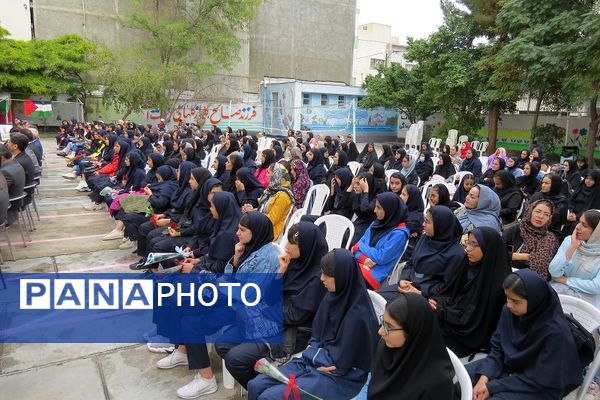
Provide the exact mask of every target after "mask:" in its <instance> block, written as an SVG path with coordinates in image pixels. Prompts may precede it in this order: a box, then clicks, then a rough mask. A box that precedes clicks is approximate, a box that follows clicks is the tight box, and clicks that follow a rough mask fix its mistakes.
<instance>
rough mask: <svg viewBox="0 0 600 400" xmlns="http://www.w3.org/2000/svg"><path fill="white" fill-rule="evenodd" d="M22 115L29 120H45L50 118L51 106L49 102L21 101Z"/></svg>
mask: <svg viewBox="0 0 600 400" xmlns="http://www.w3.org/2000/svg"><path fill="white" fill-rule="evenodd" d="M23 114H24V115H25V116H26V117H29V118H39V119H46V118H48V117H51V116H52V104H51V103H50V102H49V101H33V100H29V99H26V100H23Z"/></svg>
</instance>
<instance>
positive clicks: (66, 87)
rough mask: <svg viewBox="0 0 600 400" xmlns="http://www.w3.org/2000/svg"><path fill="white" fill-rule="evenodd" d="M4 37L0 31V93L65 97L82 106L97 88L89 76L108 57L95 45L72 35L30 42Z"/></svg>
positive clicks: (0, 30)
mask: <svg viewBox="0 0 600 400" xmlns="http://www.w3.org/2000/svg"><path fill="white" fill-rule="evenodd" d="M7 36H8V31H6V30H5V29H3V28H1V27H0V90H3V91H7V92H11V93H22V94H25V95H29V94H36V95H42V96H49V97H53V96H56V95H58V94H61V93H66V94H70V95H72V96H74V97H75V96H78V97H80V98H81V99H82V100H83V101H84V102H85V100H86V98H87V96H88V95H89V93H90V92H91V91H92V90H96V89H97V88H98V86H97V85H95V84H93V83H91V78H90V74H91V73H93V72H94V71H95V70H96V69H97V67H98V65H102V63H103V60H106V59H107V58H108V57H109V53H108V52H107V50H105V49H103V48H102V47H100V46H98V45H97V44H96V43H94V42H91V41H88V40H85V39H83V38H81V37H80V36H78V35H74V34H68V35H62V36H59V37H56V38H54V39H49V40H46V39H33V40H31V41H24V40H13V39H9V38H7Z"/></svg>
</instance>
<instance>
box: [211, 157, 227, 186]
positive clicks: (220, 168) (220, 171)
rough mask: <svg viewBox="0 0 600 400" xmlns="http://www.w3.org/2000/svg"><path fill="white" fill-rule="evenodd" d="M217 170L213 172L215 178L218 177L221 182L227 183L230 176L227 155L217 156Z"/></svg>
mask: <svg viewBox="0 0 600 400" xmlns="http://www.w3.org/2000/svg"><path fill="white" fill-rule="evenodd" d="M215 160H217V170H216V171H215V173H214V174H213V178H217V179H218V180H220V181H221V182H223V183H225V182H226V181H227V179H228V178H229V171H226V170H225V163H227V157H225V156H217V158H216V159H215Z"/></svg>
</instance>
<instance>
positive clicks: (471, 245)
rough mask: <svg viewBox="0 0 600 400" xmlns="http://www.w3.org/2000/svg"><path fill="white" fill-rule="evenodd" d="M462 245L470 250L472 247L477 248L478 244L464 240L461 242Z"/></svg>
mask: <svg viewBox="0 0 600 400" xmlns="http://www.w3.org/2000/svg"><path fill="white" fill-rule="evenodd" d="M463 246H464V247H465V249H471V250H473V249H476V248H478V247H479V244H477V243H473V242H470V241H466V242H464V243H463Z"/></svg>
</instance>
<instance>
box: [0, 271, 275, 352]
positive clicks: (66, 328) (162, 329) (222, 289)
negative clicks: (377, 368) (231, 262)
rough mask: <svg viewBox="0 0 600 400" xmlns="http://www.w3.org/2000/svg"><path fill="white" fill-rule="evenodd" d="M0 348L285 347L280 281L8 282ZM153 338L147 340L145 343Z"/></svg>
mask: <svg viewBox="0 0 600 400" xmlns="http://www.w3.org/2000/svg"><path fill="white" fill-rule="evenodd" d="M3 277H4V282H5V283H6V284H5V285H4V284H2V282H0V284H1V286H0V310H1V314H0V315H1V316H2V317H1V318H0V343H141V342H144V341H145V340H144V339H143V337H144V336H145V334H147V333H148V332H153V331H156V332H157V333H158V334H159V335H161V336H163V337H165V338H167V339H169V342H170V343H175V344H177V343H213V342H214V343H246V342H268V343H280V342H281V337H282V331H283V307H282V293H283V283H282V279H281V276H279V275H277V274H236V275H221V274H206V273H202V274H179V273H175V274H163V275H159V274H101V273H85V274H84V273H73V274H31V273H30V274H12V273H7V274H3ZM146 336H147V335H146Z"/></svg>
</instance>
